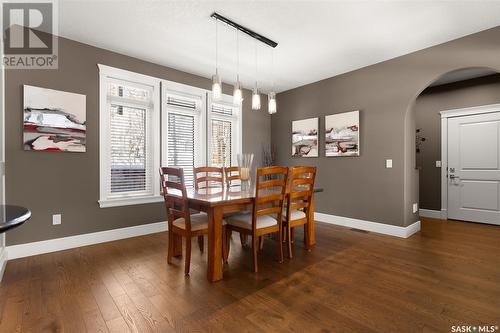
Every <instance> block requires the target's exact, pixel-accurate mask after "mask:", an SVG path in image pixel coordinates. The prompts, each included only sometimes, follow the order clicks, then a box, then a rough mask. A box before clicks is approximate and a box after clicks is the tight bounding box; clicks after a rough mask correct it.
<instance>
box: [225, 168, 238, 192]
mask: <svg viewBox="0 0 500 333" xmlns="http://www.w3.org/2000/svg"><path fill="white" fill-rule="evenodd" d="M224 180H225V183H226V186H227V187H228V188H229V187H232V186H239V185H241V173H240V167H237V166H232V167H225V168H224Z"/></svg>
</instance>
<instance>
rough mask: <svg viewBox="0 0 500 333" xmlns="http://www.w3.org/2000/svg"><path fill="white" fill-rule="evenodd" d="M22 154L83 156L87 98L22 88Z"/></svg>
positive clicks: (34, 88) (48, 90) (29, 87)
mask: <svg viewBox="0 0 500 333" xmlns="http://www.w3.org/2000/svg"><path fill="white" fill-rule="evenodd" d="M23 125H24V133H23V142H24V149H25V150H40V151H69V152H85V135H86V129H87V127H86V96H85V95H81V94H74V93H69V92H65V91H58V90H52V89H46V88H40V87H33V86H28V85H25V86H24V122H23Z"/></svg>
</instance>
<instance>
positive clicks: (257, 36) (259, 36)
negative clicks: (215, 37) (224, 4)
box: [210, 12, 278, 47]
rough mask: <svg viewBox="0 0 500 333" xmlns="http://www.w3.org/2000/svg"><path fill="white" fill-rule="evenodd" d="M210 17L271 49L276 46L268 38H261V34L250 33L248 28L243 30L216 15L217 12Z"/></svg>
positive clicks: (234, 23) (232, 22)
mask: <svg viewBox="0 0 500 333" xmlns="http://www.w3.org/2000/svg"><path fill="white" fill-rule="evenodd" d="M210 17H213V18H214V19H216V20H219V21H221V22H224V23H226V24H227V25H230V26H232V27H233V28H235V29H238V30H239V31H241V32H244V33H246V34H247V35H248V36H250V37H252V38H255V39H257V40H258V41H259V42H262V43H264V44H267V45H269V46H271V47H276V46H278V43H276V42H275V41H273V40H270V39H269V38H267V37H264V36H262V35H261V34H258V33H256V32H255V31H252V30H250V29H248V28H245V27H244V26H242V25H239V24H238V23H236V22H234V21H231V20H230V19H228V18H227V17H224V16H222V15H220V14H218V13H217V12H214V13H213V14H212V15H210Z"/></svg>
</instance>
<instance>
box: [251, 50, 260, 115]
mask: <svg viewBox="0 0 500 333" xmlns="http://www.w3.org/2000/svg"><path fill="white" fill-rule="evenodd" d="M254 45H255V87H254V88H253V90H252V110H260V92H259V86H258V83H257V77H258V62H257V43H256V42H254Z"/></svg>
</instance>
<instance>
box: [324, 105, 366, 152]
mask: <svg viewBox="0 0 500 333" xmlns="http://www.w3.org/2000/svg"><path fill="white" fill-rule="evenodd" d="M325 155H326V156H327V157H328V156H359V111H351V112H344V113H338V114H332V115H330V116H326V117H325Z"/></svg>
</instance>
